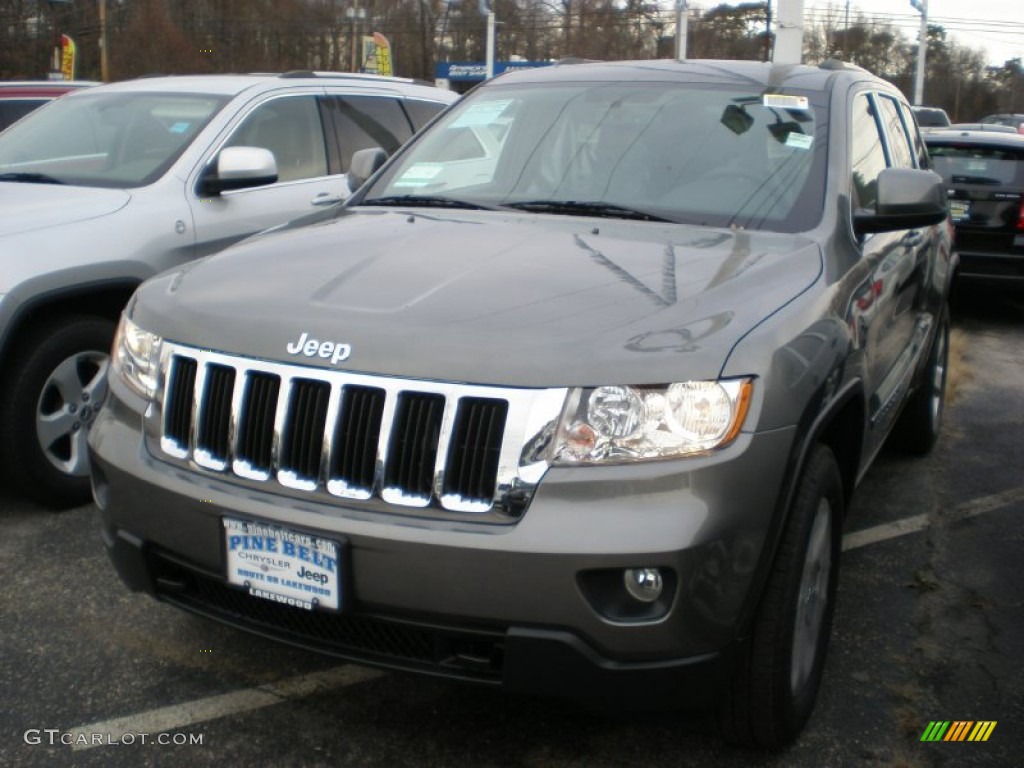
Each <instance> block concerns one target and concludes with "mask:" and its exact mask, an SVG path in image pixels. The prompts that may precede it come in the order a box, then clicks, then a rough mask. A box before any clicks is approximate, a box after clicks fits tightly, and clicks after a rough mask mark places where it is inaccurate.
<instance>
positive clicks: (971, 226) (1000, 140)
mask: <svg viewBox="0 0 1024 768" xmlns="http://www.w3.org/2000/svg"><path fill="white" fill-rule="evenodd" d="M925 140H926V141H927V143H928V151H929V153H930V154H931V158H932V163H933V166H934V168H935V170H936V171H938V172H939V173H940V174H941V175H942V178H943V179H944V180H945V182H946V188H947V194H948V202H949V211H950V216H951V218H952V220H953V224H954V225H955V227H956V249H957V251H958V252H959V254H960V272H959V279H963V280H968V281H973V282H980V281H984V282H997V283H1003V284H1007V285H1024V136H1021V135H1019V134H1013V133H998V132H992V131H941V132H936V133H931V134H929V135H928V136H926V137H925Z"/></svg>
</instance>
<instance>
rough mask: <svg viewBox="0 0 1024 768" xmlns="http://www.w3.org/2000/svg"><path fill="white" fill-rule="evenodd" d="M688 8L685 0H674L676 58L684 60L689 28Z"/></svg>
mask: <svg viewBox="0 0 1024 768" xmlns="http://www.w3.org/2000/svg"><path fill="white" fill-rule="evenodd" d="M689 27H690V9H689V8H687V7H686V0H676V58H677V59H678V60H679V61H685V60H686V35H687V34H688V33H689V31H690V29H689Z"/></svg>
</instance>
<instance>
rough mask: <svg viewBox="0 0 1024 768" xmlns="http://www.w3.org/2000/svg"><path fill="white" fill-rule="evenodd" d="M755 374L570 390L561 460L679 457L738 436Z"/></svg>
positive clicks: (557, 449)
mask: <svg viewBox="0 0 1024 768" xmlns="http://www.w3.org/2000/svg"><path fill="white" fill-rule="evenodd" d="M752 390H753V381H752V380H751V379H728V380H723V381H684V382H679V383H675V384H667V385H664V386H651V387H630V386H617V385H616V386H606V387H594V388H577V389H573V390H570V392H569V396H568V397H567V398H566V405H565V409H564V411H563V412H562V418H561V421H560V423H559V427H558V430H557V433H556V435H555V442H554V460H555V462H556V463H559V464H595V463H603V462H608V463H610V462H623V461H640V460H645V459H664V458H676V457H681V456H692V455H694V454H700V453H706V452H708V451H711V450H714V449H716V448H721V447H723V446H725V445H727V444H728V443H729V442H731V441H732V440H733V439H735V437H736V435H737V434H739V431H740V429H741V428H742V427H743V421H744V419H745V418H746V415H747V409H748V407H749V405H750V396H751V392H752Z"/></svg>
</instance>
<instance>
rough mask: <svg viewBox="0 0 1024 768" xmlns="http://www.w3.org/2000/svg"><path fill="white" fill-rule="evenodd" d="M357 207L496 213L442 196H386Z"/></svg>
mask: <svg viewBox="0 0 1024 768" xmlns="http://www.w3.org/2000/svg"><path fill="white" fill-rule="evenodd" d="M357 205H413V206H416V207H426V208H465V209H468V210H473V211H496V210H498V208H495V207H494V206H493V205H484V204H483V203H474V202H472V201H470V200H459V199H457V198H454V197H445V196H444V195H387V196H385V197H374V198H370V199H369V200H360V201H359V202H358V203H357Z"/></svg>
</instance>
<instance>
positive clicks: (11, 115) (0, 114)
mask: <svg viewBox="0 0 1024 768" xmlns="http://www.w3.org/2000/svg"><path fill="white" fill-rule="evenodd" d="M47 101H49V99H12V100H11V101H0V131H2V130H3V129H4V128H6V127H7V126H8V125H11V124H12V123H16V122H18V121H19V120H21V118H23V117H24V116H25V115H27V114H28V113H29V112H31V111H32V110H33V109H35V108H36V107H41V106H42V105H43V104H45V103H46V102H47Z"/></svg>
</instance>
